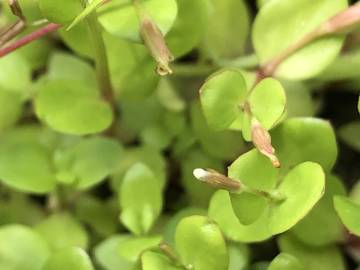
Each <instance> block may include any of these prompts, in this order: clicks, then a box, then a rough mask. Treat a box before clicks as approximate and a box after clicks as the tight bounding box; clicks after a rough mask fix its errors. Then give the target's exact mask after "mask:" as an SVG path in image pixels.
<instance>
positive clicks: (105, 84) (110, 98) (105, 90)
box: [86, 12, 116, 112]
mask: <svg viewBox="0 0 360 270" xmlns="http://www.w3.org/2000/svg"><path fill="white" fill-rule="evenodd" d="M86 21H87V25H88V29H89V35H90V40H91V43H92V45H93V51H94V59H95V66H96V75H97V81H98V84H99V87H100V90H101V95H102V97H103V99H104V100H106V101H107V102H109V103H110V105H111V107H112V109H113V111H114V112H115V111H116V102H115V97H114V92H113V89H112V85H111V80H110V72H109V65H108V60H107V55H106V49H105V44H104V39H103V36H102V32H101V29H100V27H99V23H98V20H97V14H96V13H95V12H93V13H91V14H90V15H89V16H88V17H87V19H86Z"/></svg>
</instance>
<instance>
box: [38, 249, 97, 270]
mask: <svg viewBox="0 0 360 270" xmlns="http://www.w3.org/2000/svg"><path fill="white" fill-rule="evenodd" d="M64 269H69V270H70V269H76V270H94V267H93V265H92V263H91V260H90V257H89V255H88V254H86V252H85V251H84V250H82V249H81V248H78V247H69V248H66V249H63V250H61V251H58V252H56V253H54V254H52V255H51V256H50V258H49V259H48V260H47V261H46V263H45V264H44V266H43V267H42V268H41V270H64Z"/></svg>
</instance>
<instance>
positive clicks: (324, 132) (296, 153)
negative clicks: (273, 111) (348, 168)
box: [271, 118, 337, 172]
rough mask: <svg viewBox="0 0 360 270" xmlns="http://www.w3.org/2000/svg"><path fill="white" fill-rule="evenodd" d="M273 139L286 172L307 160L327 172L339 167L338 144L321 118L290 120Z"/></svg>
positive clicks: (279, 128)
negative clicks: (336, 166)
mask: <svg viewBox="0 0 360 270" xmlns="http://www.w3.org/2000/svg"><path fill="white" fill-rule="evenodd" d="M271 138H272V144H273V146H274V148H275V149H276V154H277V156H278V157H279V160H280V162H281V167H282V171H283V172H286V171H288V170H289V169H290V168H292V167H293V166H295V165H297V164H300V163H301V162H305V161H313V162H316V163H319V164H320V165H321V166H322V167H323V169H324V171H325V172H328V171H330V170H331V168H332V167H333V166H334V164H335V161H336V157H337V144H336V138H335V134H334V130H333V128H332V126H331V125H330V123H329V122H328V121H325V120H321V119H317V118H293V119H289V120H287V121H285V122H284V123H282V124H281V125H279V126H278V127H276V128H275V129H274V130H273V132H272V133H271ZM300 145H301V147H299V146H300Z"/></svg>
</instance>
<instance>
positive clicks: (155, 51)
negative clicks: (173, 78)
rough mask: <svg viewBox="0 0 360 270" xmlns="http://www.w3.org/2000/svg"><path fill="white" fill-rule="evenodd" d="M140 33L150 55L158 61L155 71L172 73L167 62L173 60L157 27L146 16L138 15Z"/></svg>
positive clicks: (160, 73) (162, 73) (166, 73)
mask: <svg viewBox="0 0 360 270" xmlns="http://www.w3.org/2000/svg"><path fill="white" fill-rule="evenodd" d="M140 34H141V37H142V39H143V41H144V43H145V46H146V47H147V48H148V49H149V51H150V54H151V56H152V57H153V58H154V59H155V61H156V62H157V63H158V65H157V68H156V72H157V73H158V74H159V75H161V76H165V75H168V74H172V70H171V68H170V67H169V62H171V61H173V60H174V57H173V55H172V54H171V52H170V50H169V49H168V47H167V45H166V42H165V38H164V35H163V34H162V32H161V30H160V29H159V27H158V26H157V25H156V24H155V23H154V22H153V21H152V20H151V19H150V18H149V17H148V16H141V17H140Z"/></svg>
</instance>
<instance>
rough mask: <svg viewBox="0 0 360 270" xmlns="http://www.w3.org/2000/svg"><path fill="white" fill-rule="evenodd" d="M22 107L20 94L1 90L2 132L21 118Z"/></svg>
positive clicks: (0, 121)
mask: <svg viewBox="0 0 360 270" xmlns="http://www.w3.org/2000/svg"><path fill="white" fill-rule="evenodd" d="M22 105H23V102H22V100H21V96H20V95H19V94H17V93H12V92H10V91H5V90H2V89H1V90H0V130H3V129H5V128H7V127H10V126H12V125H13V124H14V123H15V122H16V121H17V120H18V119H19V118H20V116H21V112H22Z"/></svg>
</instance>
